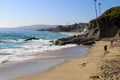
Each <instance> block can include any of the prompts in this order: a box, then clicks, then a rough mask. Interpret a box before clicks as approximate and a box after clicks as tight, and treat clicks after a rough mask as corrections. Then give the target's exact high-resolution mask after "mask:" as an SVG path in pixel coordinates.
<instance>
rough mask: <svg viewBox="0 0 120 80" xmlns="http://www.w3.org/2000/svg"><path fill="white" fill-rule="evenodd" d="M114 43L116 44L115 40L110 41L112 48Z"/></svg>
mask: <svg viewBox="0 0 120 80" xmlns="http://www.w3.org/2000/svg"><path fill="white" fill-rule="evenodd" d="M113 42H114V39H112V40H111V41H110V43H111V47H113Z"/></svg>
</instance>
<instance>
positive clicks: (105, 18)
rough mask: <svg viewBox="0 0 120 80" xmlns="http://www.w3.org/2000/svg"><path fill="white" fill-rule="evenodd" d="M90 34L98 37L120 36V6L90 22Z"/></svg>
mask: <svg viewBox="0 0 120 80" xmlns="http://www.w3.org/2000/svg"><path fill="white" fill-rule="evenodd" d="M88 29H89V34H88V36H96V38H107V37H115V36H117V37H120V6H118V7H113V8H111V9H109V10H107V11H106V12H105V13H103V14H102V15H101V16H100V17H98V18H97V19H94V20H92V21H90V22H89V28H88Z"/></svg>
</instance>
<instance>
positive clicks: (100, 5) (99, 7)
mask: <svg viewBox="0 0 120 80" xmlns="http://www.w3.org/2000/svg"><path fill="white" fill-rule="evenodd" d="M98 5H99V15H101V3H98Z"/></svg>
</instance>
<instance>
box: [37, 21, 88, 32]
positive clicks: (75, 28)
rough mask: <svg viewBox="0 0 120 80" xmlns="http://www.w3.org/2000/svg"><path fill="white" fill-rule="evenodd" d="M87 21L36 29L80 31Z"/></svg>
mask: <svg viewBox="0 0 120 80" xmlns="http://www.w3.org/2000/svg"><path fill="white" fill-rule="evenodd" d="M87 25H88V24H87V23H79V24H77V23H75V24H73V25H65V26H64V25H59V26H57V27H56V28H48V29H39V30H38V31H54V32H82V31H83V30H84V29H85V28H86V26H87Z"/></svg>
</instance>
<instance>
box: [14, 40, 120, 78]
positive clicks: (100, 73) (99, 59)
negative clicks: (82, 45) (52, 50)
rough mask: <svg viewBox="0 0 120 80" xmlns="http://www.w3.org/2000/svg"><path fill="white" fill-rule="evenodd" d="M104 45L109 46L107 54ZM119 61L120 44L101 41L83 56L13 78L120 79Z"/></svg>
mask: <svg viewBox="0 0 120 80" xmlns="http://www.w3.org/2000/svg"><path fill="white" fill-rule="evenodd" d="M104 45H108V47H109V48H108V52H107V53H106V54H105V55H104V53H105V52H104V48H103V47H104ZM117 61H118V62H117ZM119 61H120V44H118V43H114V47H112V48H110V42H106V41H99V42H97V43H96V44H94V45H93V46H92V47H91V48H90V50H89V53H88V54H87V55H86V56H84V57H82V58H79V59H74V60H69V61H66V62H65V63H64V64H60V65H58V66H55V67H53V68H51V69H50V70H48V71H46V72H42V73H36V74H33V75H27V76H23V77H18V78H14V79H12V80H120V62H119ZM112 64H114V65H112ZM106 65H107V66H106ZM115 66H117V67H115ZM113 72H114V73H116V74H115V75H114V74H112V73H113ZM111 74H112V76H111ZM106 76H107V77H106Z"/></svg>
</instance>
